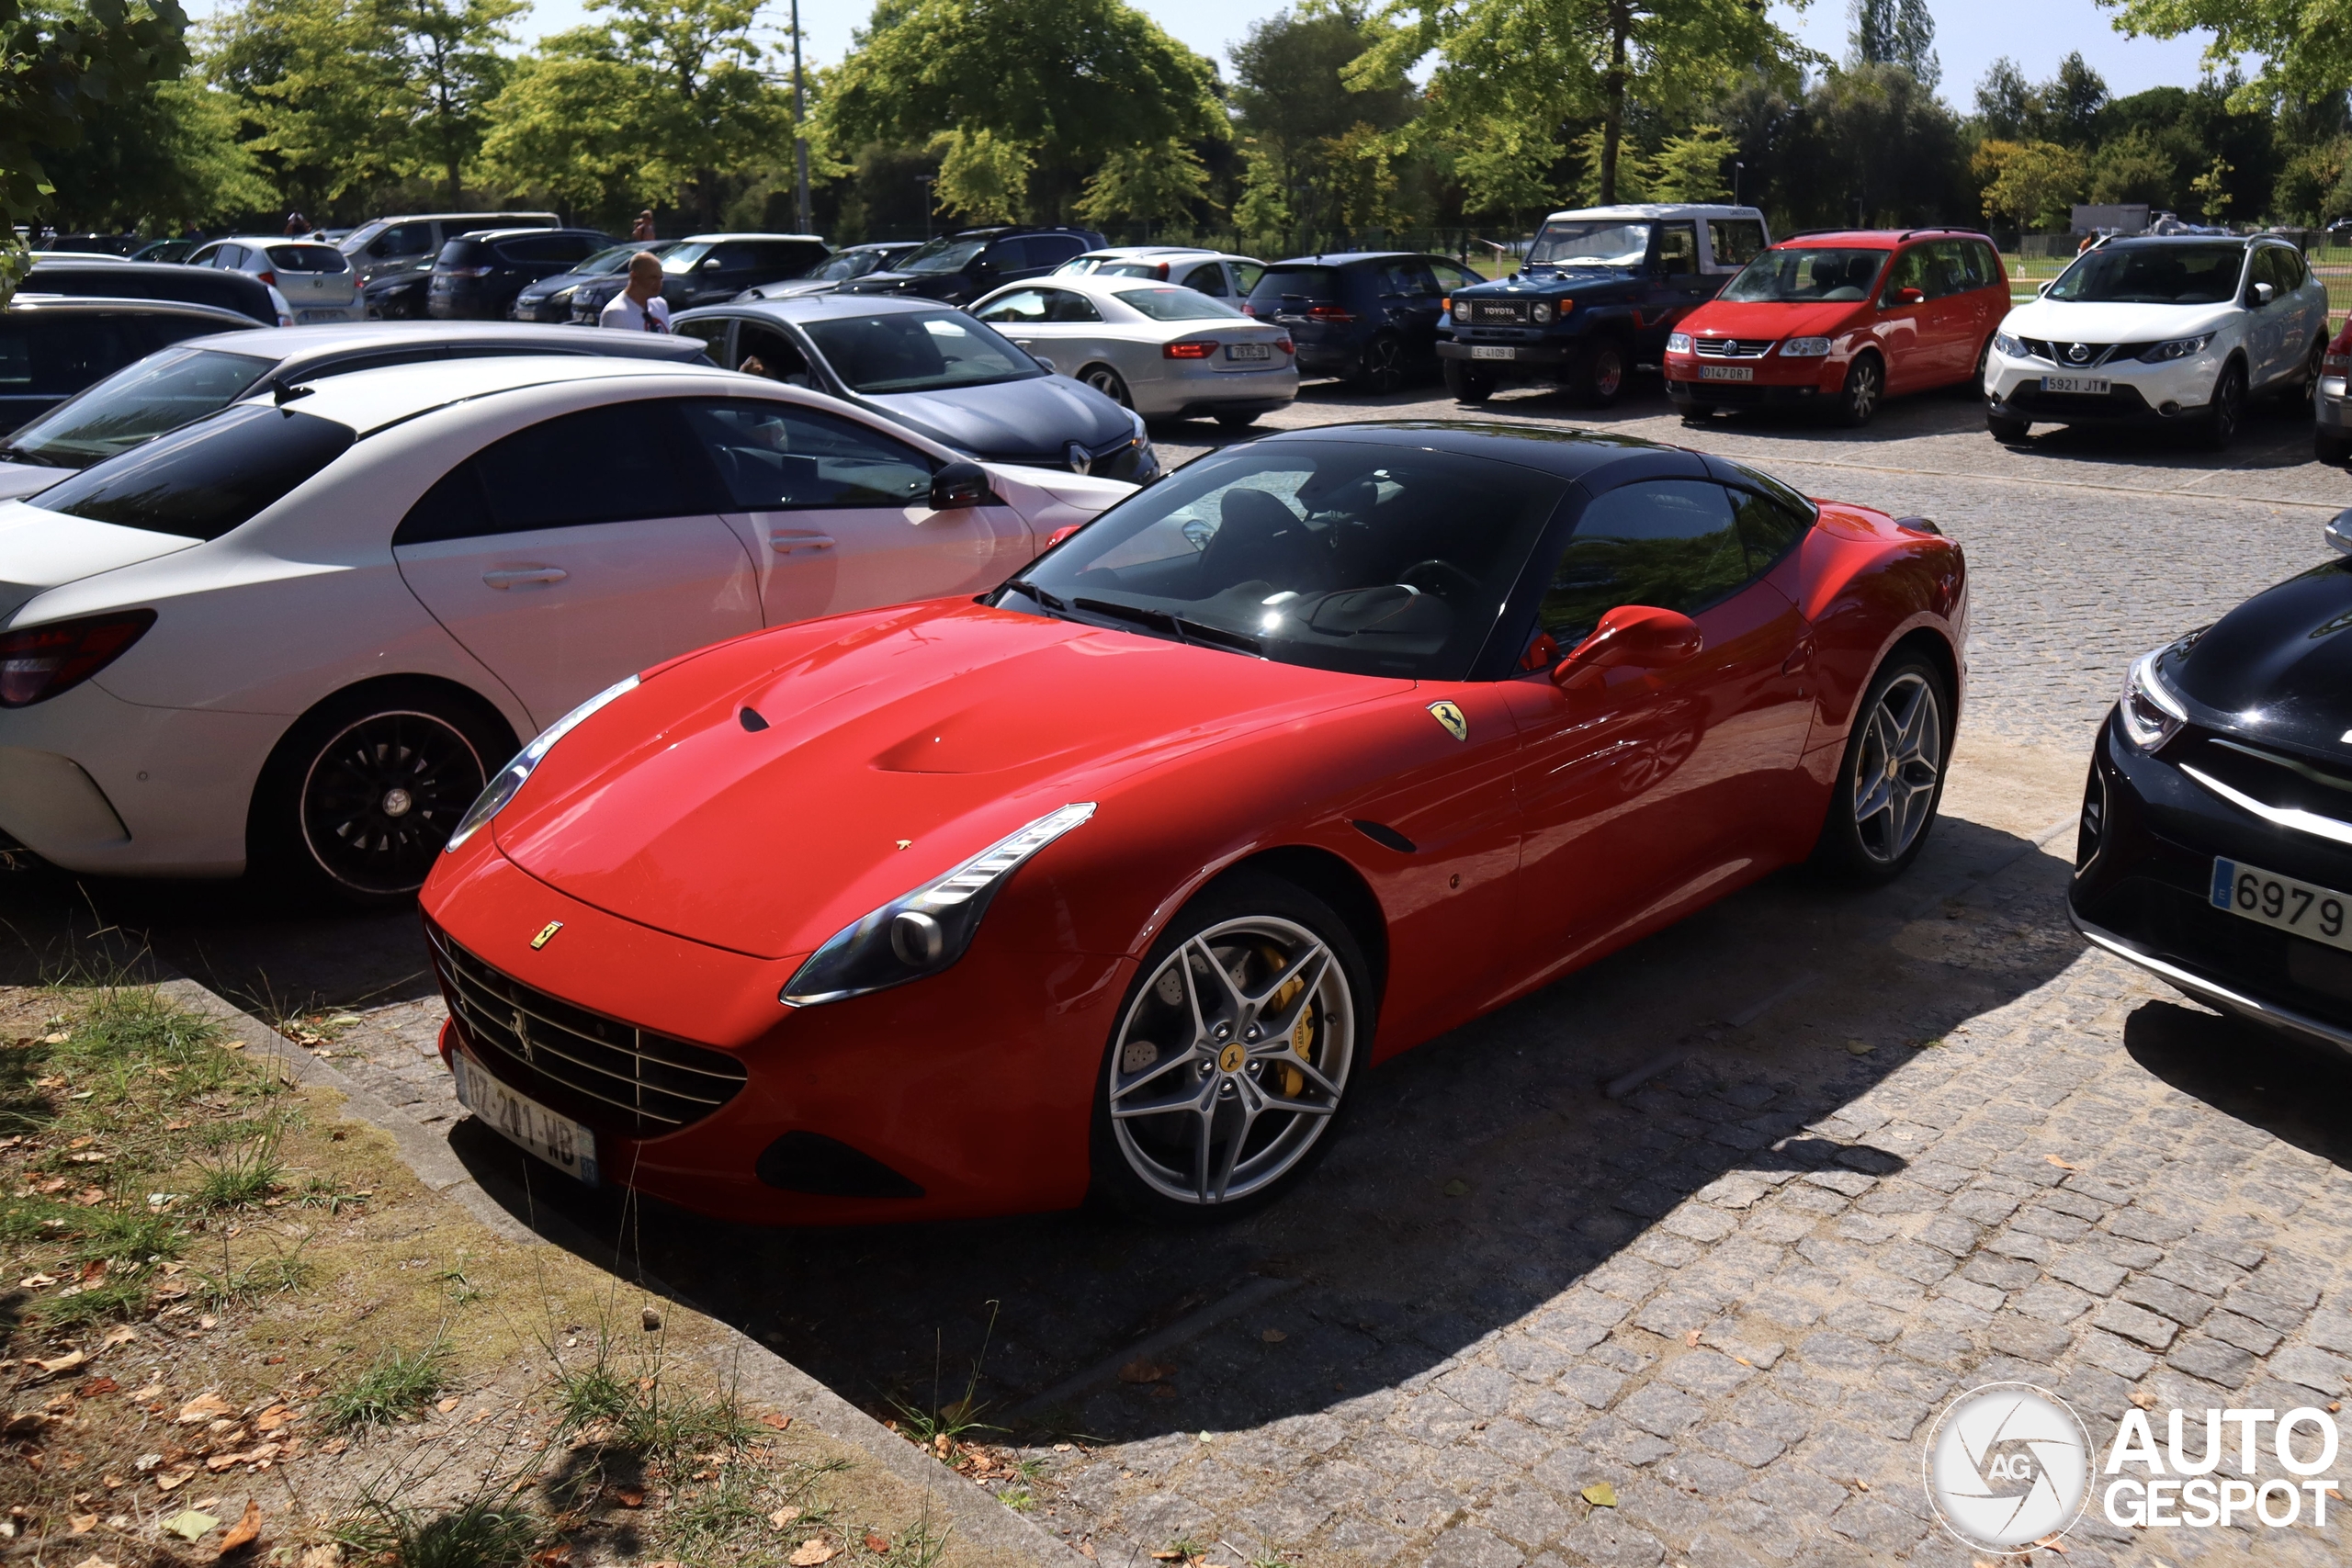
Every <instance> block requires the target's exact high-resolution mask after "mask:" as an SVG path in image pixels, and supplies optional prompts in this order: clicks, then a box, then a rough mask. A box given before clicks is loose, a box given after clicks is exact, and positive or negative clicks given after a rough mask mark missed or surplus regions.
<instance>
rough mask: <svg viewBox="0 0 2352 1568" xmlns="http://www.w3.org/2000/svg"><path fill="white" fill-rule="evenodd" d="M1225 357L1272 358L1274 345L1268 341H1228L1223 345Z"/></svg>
mask: <svg viewBox="0 0 2352 1568" xmlns="http://www.w3.org/2000/svg"><path fill="white" fill-rule="evenodd" d="M1225 356H1226V357H1227V359H1272V357H1273V356H1274V345H1273V344H1270V343H1229V344H1226V345H1225Z"/></svg>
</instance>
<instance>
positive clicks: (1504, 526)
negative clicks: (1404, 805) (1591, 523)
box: [996, 441, 1566, 681]
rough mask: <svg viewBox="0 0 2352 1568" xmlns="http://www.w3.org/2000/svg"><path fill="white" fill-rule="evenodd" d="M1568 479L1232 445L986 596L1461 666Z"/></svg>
mask: <svg viewBox="0 0 2352 1568" xmlns="http://www.w3.org/2000/svg"><path fill="white" fill-rule="evenodd" d="M1565 490H1566V480H1563V479H1556V478H1555V477H1553V476H1552V475H1550V474H1545V473H1541V472H1539V471H1537V470H1535V469H1533V468H1521V467H1519V466H1518V465H1516V464H1512V463H1503V462H1497V461H1495V460H1493V459H1491V458H1487V457H1465V456H1463V455H1461V454H1459V453H1453V452H1430V451H1426V450H1420V449H1417V448H1413V447H1403V446H1374V445H1373V444H1371V443H1369V442H1362V441H1283V442H1277V443H1268V444H1260V445H1255V446H1239V447H1235V448H1232V449H1230V450H1228V451H1226V452H1221V453H1213V454H1211V455H1210V456H1208V457H1203V458H1201V459H1199V460H1198V461H1196V462H1193V463H1192V464H1189V465H1188V466H1186V467H1185V468H1182V469H1181V470H1180V471H1178V472H1177V473H1176V474H1174V475H1172V476H1170V478H1168V479H1162V480H1160V481H1159V483H1158V484H1155V485H1153V486H1151V487H1150V488H1149V489H1148V490H1145V491H1141V492H1140V493H1138V494H1136V495H1135V496H1133V497H1130V498H1129V499H1128V500H1126V501H1125V502H1121V503H1120V504H1119V505H1117V506H1115V507H1114V508H1112V509H1111V510H1110V511H1108V512H1106V513H1103V515H1102V516H1101V517H1099V518H1097V519H1096V520H1095V521H1094V523H1093V524H1092V525H1090V526H1089V527H1087V528H1086V529H1085V530H1084V531H1083V532H1082V533H1080V534H1079V535H1078V536H1076V537H1074V538H1072V539H1071V540H1070V541H1069V543H1067V544H1065V545H1063V546H1062V547H1060V548H1059V549H1057V550H1055V551H1053V552H1052V553H1051V554H1050V555H1047V556H1046V557H1045V558H1042V559H1040V560H1039V561H1038V562H1037V564H1036V565H1035V566H1034V567H1032V568H1031V569H1030V570H1029V571H1028V572H1027V573H1025V574H1024V575H1023V577H1021V578H1019V579H1016V580H1015V581H1012V582H1011V583H1008V584H1006V585H1005V587H1004V588H1003V589H1002V590H1001V591H1000V592H999V593H998V596H997V600H996V602H997V603H998V604H1001V606H1003V607H1004V608H1006V609H1012V610H1022V611H1025V612H1028V613H1030V614H1034V615H1059V616H1062V617H1064V618H1067V619H1069V620H1076V621H1083V622H1088V623H1091V624H1094V625H1100V626H1116V627H1119V628H1121V629H1123V630H1130V631H1136V632H1140V633H1143V634H1144V635H1147V636H1157V637H1170V638H1172V639H1175V640H1178V641H1183V642H1196V643H1200V644H1202V645H1203V646H1205V647H1209V648H1221V649H1230V650H1232V651H1235V652H1239V653H1247V654H1257V655H1261V656H1262V657H1264V658H1267V659H1272V660H1278V661H1280V662H1283V663H1286V664H1304V665H1309V666H1312V667H1314V668H1317V669H1321V670H1338V671H1346V672H1348V673H1350V674H1359V675H1383V676H1397V677H1403V678H1406V679H1411V680H1449V681H1450V680H1460V679H1462V678H1464V676H1465V675H1466V674H1467V673H1468V671H1469V670H1470V668H1471V665H1472V662H1473V661H1474V660H1476V658H1477V655H1478V650H1479V649H1480V648H1481V647H1482V646H1483V645H1484V644H1485V642H1486V640H1487V634H1488V633H1490V632H1491V631H1492V630H1493V629H1494V624H1495V616H1496V614H1497V612H1498V610H1499V609H1500V608H1501V606H1502V604H1503V601H1504V600H1505V598H1507V597H1508V596H1509V594H1510V590H1511V585H1512V584H1513V583H1514V582H1516V581H1518V580H1519V576H1520V572H1521V568H1522V567H1524V566H1525V565H1526V562H1527V557H1528V553H1529V551H1531V550H1532V548H1533V547H1534V545H1535V540H1536V538H1537V536H1538V535H1540V534H1541V533H1542V531H1543V528H1544V521H1545V520H1546V519H1547V518H1549V517H1550V516H1551V515H1552V512H1553V509H1554V508H1555V506H1556V505H1557V504H1558V502H1559V500H1560V496H1561V494H1562V492H1563V491H1565Z"/></svg>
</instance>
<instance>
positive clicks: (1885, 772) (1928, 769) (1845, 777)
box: [1815, 654, 1952, 882]
mask: <svg viewBox="0 0 2352 1568" xmlns="http://www.w3.org/2000/svg"><path fill="white" fill-rule="evenodd" d="M1951 739H1952V711H1951V690H1950V686H1949V684H1948V683H1947V682H1946V681H1945V678H1944V674H1943V671H1940V670H1939V669H1937V668H1936V666H1935V665H1934V664H1932V663H1930V662H1928V660H1926V659H1924V658H1920V657H1918V656H1917V655H1907V654H1906V655H1901V656H1898V657H1896V658H1894V659H1893V660H1889V661H1888V662H1887V664H1886V665H1885V666H1884V667H1883V669H1881V670H1880V671H1879V672H1878V675H1877V677H1876V678H1875V679H1873V680H1872V681H1871V686H1870V690H1869V692H1868V693H1867V694H1865V695H1864V696H1863V698H1862V700H1861V703H1860V705H1858V706H1857V707H1856V708H1855V710H1854V728H1853V732H1852V733H1851V734H1850V735H1849V737H1848V738H1847V741H1846V756H1845V760H1844V761H1843V763H1842V764H1841V765H1840V766H1839V768H1838V784H1837V787H1836V789H1835V790H1834V791H1833V793H1832V794H1831V796H1830V801H1829V815H1828V818H1827V819H1826V821H1824V822H1823V823H1822V827H1821V840H1820V843H1819V845H1818V847H1817V848H1816V849H1815V857H1816V858H1817V859H1818V860H1819V861H1821V862H1822V863H1824V864H1826V865H1827V866H1829V867H1831V868H1832V869H1835V870H1838V871H1841V872H1844V873H1847V874H1850V875H1853V876H1855V877H1858V878H1860V879H1861V880H1863V881H1866V882H1883V881H1886V880H1888V879H1890V878H1892V877H1894V876H1895V875H1896V874H1899V873H1901V872H1902V871H1903V869H1904V868H1905V866H1908V865H1909V864H1910V863H1912V862H1913V861H1914V860H1916V859H1917V858H1918V855H1919V851H1920V850H1921V849H1922V848H1923V847H1925V845H1926V844H1927V841H1928V829H1929V828H1930V827H1932V826H1934V824H1935V820H1936V808H1937V807H1938V806H1939V804H1940V803H1941V801H1942V799H1943V792H1944V771H1945V764H1946V762H1947V761H1948V760H1949V759H1950V757H1951Z"/></svg>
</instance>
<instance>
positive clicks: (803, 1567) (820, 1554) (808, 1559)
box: [785, 1536, 841, 1568]
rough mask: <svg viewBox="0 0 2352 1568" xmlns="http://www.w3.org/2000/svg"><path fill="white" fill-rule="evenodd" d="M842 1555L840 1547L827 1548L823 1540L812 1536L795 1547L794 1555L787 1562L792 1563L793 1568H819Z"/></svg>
mask: <svg viewBox="0 0 2352 1568" xmlns="http://www.w3.org/2000/svg"><path fill="white" fill-rule="evenodd" d="M840 1555H841V1548H840V1547H837V1546H827V1545H826V1544H825V1543H824V1541H823V1540H820V1539H819V1538H817V1537H815V1536H811V1537H809V1539H808V1540H804V1541H802V1542H801V1543H800V1544H799V1545H798V1546H796V1547H794V1548H793V1549H792V1555H791V1556H789V1557H787V1558H786V1559H785V1561H786V1562H789V1563H791V1564H792V1568H817V1564H819V1563H820V1562H831V1561H832V1560H833V1559H834V1558H836V1557H839V1556H840Z"/></svg>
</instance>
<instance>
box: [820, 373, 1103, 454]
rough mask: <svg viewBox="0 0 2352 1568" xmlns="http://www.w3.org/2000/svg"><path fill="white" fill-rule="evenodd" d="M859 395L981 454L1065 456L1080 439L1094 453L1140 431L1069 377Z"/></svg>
mask: <svg viewBox="0 0 2352 1568" xmlns="http://www.w3.org/2000/svg"><path fill="white" fill-rule="evenodd" d="M859 401H861V402H864V403H865V404H866V405H867V406H869V407H871V408H874V409H876V410H878V411H880V412H883V413H886V414H888V415H889V416H890V417H891V418H892V419H895V420H897V421H899V423H901V424H905V425H908V426H910V428H912V429H915V430H919V431H921V432H922V434H925V435H928V436H930V437H931V438H932V439H933V440H934V441H941V442H944V443H946V444H947V445H948V446H953V447H956V449H958V450H959V451H965V452H969V453H972V454H973V455H974V456H976V457H995V458H999V459H1001V460H1003V461H1007V462H1020V461H1022V460H1023V459H1026V458H1033V457H1045V458H1049V459H1051V460H1053V461H1055V462H1059V461H1060V457H1061V451H1062V448H1063V447H1065V446H1069V443H1071V442H1073V441H1075V442H1078V443H1080V445H1081V446H1085V448H1086V449H1087V450H1088V451H1090V452H1091V451H1094V450H1095V449H1097V448H1098V447H1101V446H1104V445H1105V444H1107V443H1109V442H1113V441H1120V440H1125V438H1126V437H1128V436H1130V435H1132V434H1135V422H1134V421H1133V420H1131V419H1129V418H1128V417H1127V411H1126V410H1125V409H1123V408H1121V407H1120V406H1119V405H1118V404H1117V403H1114V402H1113V401H1112V400H1110V399H1109V398H1106V397H1104V396H1103V394H1102V393H1100V392H1098V391H1096V390H1095V389H1093V388H1091V387H1089V386H1087V385H1085V384H1084V383H1082V382H1079V381H1073V380H1071V379H1070V378H1069V377H1067V376H1034V377H1031V378H1029V379H1028V380H1026V381H995V382H991V383H989V385H987V386H984V387H967V388H963V389H960V390H956V391H947V392H886V393H881V394H878V395H873V394H860V396H859Z"/></svg>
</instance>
